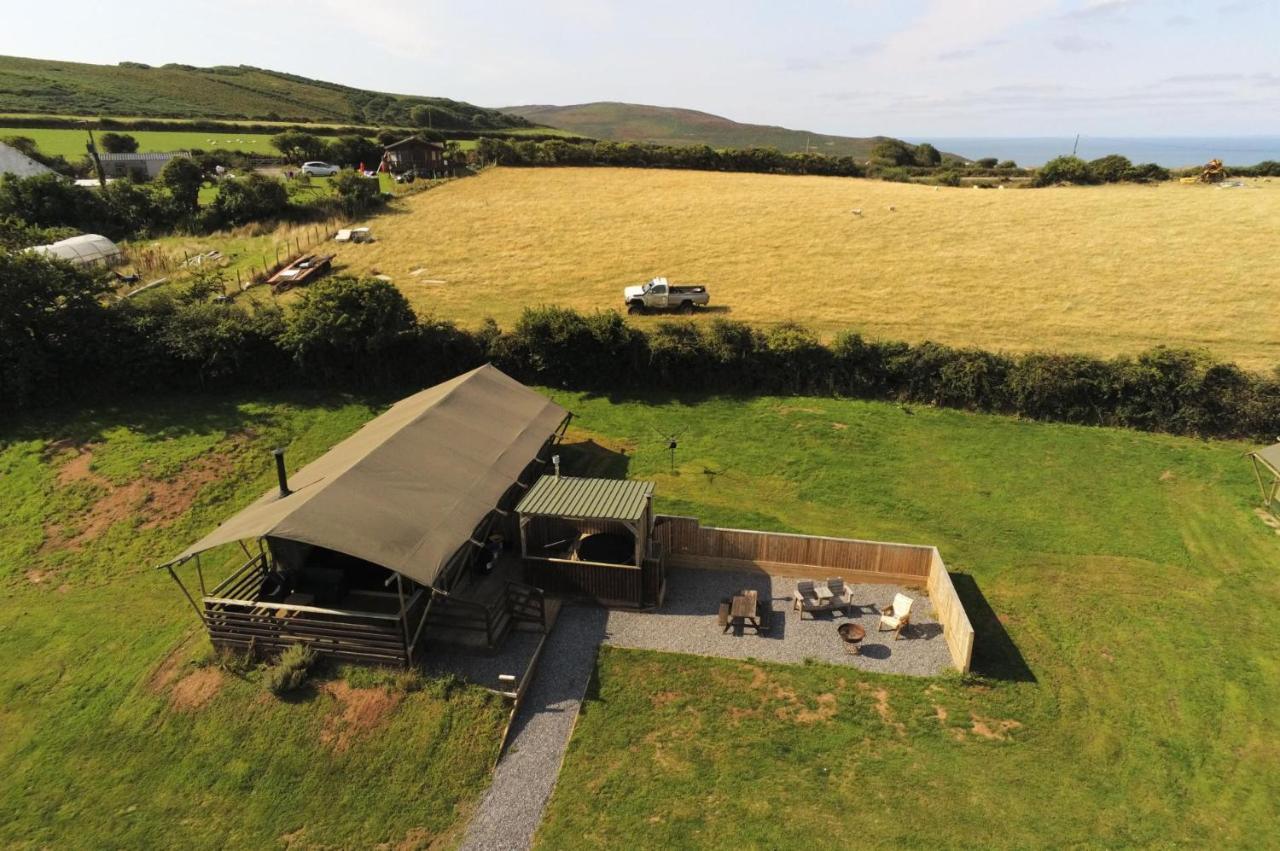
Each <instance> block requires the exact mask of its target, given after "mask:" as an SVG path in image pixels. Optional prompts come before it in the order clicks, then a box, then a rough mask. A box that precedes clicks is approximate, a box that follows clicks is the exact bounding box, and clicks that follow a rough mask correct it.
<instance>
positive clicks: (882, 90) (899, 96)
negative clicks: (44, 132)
mask: <svg viewBox="0 0 1280 851" xmlns="http://www.w3.org/2000/svg"><path fill="white" fill-rule="evenodd" d="M15 1H16V0H6V2H15ZM125 7H126V8H127V9H128V12H129V13H128V14H110V15H107V14H102V13H101V9H102V6H101V3H100V2H99V0H61V2H59V4H58V15H57V19H58V20H57V25H56V26H42V27H35V28H33V27H4V28H3V29H2V30H0V54H8V55H17V56H34V57H39V58H47V59H64V60H72V61H82V62H99V63H115V62H120V61H125V60H128V61H136V62H146V63H148V64H155V65H158V64H163V63H166V62H182V63H187V64H192V65H239V64H244V65H255V66H258V67H263V68H271V69H273V70H280V71H288V72H291V73H295V74H302V75H305V76H308V77H316V78H320V79H324V80H330V81H333V82H339V83H344V84H347V85H352V86H358V87H362V88H370V89H378V90H382V91H392V92H398V93H404V94H422V95H438V96H444V97H452V98H455V99H458V100H465V101H470V102H472V103H476V104H480V105H482V106H491V107H496V106H507V105H514V104H530V103H541V104H571V103H586V102H590V101H601V100H609V101H626V102H631V103H646V104H657V105H660V106H679V107H686V108H691V109H700V110H705V111H707V112H713V113H716V114H718V115H724V116H727V117H729V118H733V119H735V120H738V121H746V122H752V123H762V124H778V125H782V126H786V127H792V128H798V129H806V130H813V131H817V132H825V133H835V134H841V135H850V136H867V135H875V134H885V135H892V136H907V137H930V136H936V137H947V136H1067V135H1073V134H1076V133H1082V134H1085V135H1087V136H1194V135H1213V136H1239V135H1280V0H1209V1H1208V2H1193V0H1161V1H1158V0H883V2H882V0H844V2H836V1H835V0H806V2H804V3H793V4H792V3H783V2H776V0H775V2H754V0H738V1H737V2H729V1H728V0H683V2H677V0H646V2H634V1H633V2H614V0H547V2H536V0H531V1H530V2H519V3H517V2H507V1H506V0H489V2H484V3H472V2H458V0H449V2H439V0H360V2H356V3H351V2H340V0H307V2H295V0H271V2H262V0H216V2H215V0H194V1H192V0H164V2H160V0H127V2H126V3H125Z"/></svg>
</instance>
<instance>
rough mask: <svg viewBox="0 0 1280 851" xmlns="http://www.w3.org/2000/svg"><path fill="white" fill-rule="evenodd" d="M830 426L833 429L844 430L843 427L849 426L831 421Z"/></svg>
mask: <svg viewBox="0 0 1280 851" xmlns="http://www.w3.org/2000/svg"><path fill="white" fill-rule="evenodd" d="M831 427H832V428H833V429H835V430H836V431H844V430H845V429H847V428H848V427H849V426H847V425H845V424H844V423H832V424H831Z"/></svg>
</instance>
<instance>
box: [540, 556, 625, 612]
mask: <svg viewBox="0 0 1280 851" xmlns="http://www.w3.org/2000/svg"><path fill="white" fill-rule="evenodd" d="M524 571H525V578H526V579H528V580H529V581H530V582H531V583H533V584H535V585H537V586H538V587H539V588H542V589H543V590H545V591H547V592H549V593H551V594H564V595H567V596H572V597H589V598H591V599H594V600H597V601H599V602H600V603H602V604H604V605H618V606H637V605H640V600H641V599H642V598H641V594H642V593H643V590H644V588H643V583H644V574H645V570H644V568H643V567H637V566H635V565H633V564H603V563H600V562H594V561H591V562H582V561H573V560H571V559H559V558H530V559H527V560H526V561H525V567H524Z"/></svg>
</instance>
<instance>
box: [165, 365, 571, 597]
mask: <svg viewBox="0 0 1280 851" xmlns="http://www.w3.org/2000/svg"><path fill="white" fill-rule="evenodd" d="M566 416H568V412H567V411H565V409H564V408H562V407H560V406H559V405H557V404H556V403H555V402H552V401H551V400H550V399H548V398H547V397H546V396H543V395H542V394H541V393H538V392H536V391H534V390H530V389H529V388H528V387H525V386H524V385H523V384H521V383H520V382H518V381H516V380H515V379H514V378H511V377H510V376H508V375H506V374H505V373H503V372H502V371H500V370H498V369H497V368H495V367H493V366H487V365H486V366H482V367H480V368H479V369H474V370H472V371H471V372H468V373H465V374H463V375H460V376H458V377H457V378H454V379H452V380H450V381H446V382H445V383H443V384H437V385H436V386H435V387H429V388H427V389H426V390H423V391H422V392H420V393H416V394H414V395H413V396H409V397H408V398H406V399H401V400H400V401H399V402H397V403H396V404H394V405H392V406H391V408H390V409H389V410H387V411H386V412H385V413H384V414H382V415H381V416H378V417H375V418H374V419H372V420H370V421H369V422H368V423H366V424H365V426H364V427H363V428H362V429H360V430H359V431H357V432H356V433H355V434H353V435H351V437H348V438H347V439H346V440H344V441H342V442H341V443H339V444H338V445H337V446H335V447H333V448H332V449H330V450H329V451H328V452H326V453H325V454H324V455H322V456H320V457H319V458H317V459H316V460H315V461H312V462H311V463H310V464H308V465H307V466H305V467H303V468H302V469H301V470H299V471H298V472H296V473H294V474H293V475H292V476H290V477H289V487H290V489H291V490H292V491H293V492H292V493H290V494H289V495H288V496H280V492H279V490H278V489H273V490H272V491H271V492H269V493H267V494H266V495H265V496H263V497H262V498H261V499H259V500H258V501H257V502H255V503H254V504H252V505H250V506H249V507H248V508H246V509H244V510H243V511H241V512H240V513H239V514H237V515H235V516H234V517H232V518H231V519H230V520H228V521H227V522H225V523H223V524H222V525H221V526H219V527H218V528H217V529H215V530H213V531H212V532H210V533H209V534H208V535H206V536H205V537H204V538H203V539H202V540H200V541H199V542H197V543H195V544H192V545H191V546H190V547H188V548H187V549H186V550H185V551H184V552H183V553H182V555H180V556H179V558H180V559H181V558H186V557H188V556H192V555H195V554H196V553H198V552H202V551H204V550H207V549H210V548H212V547H216V546H219V545H220V544H229V543H232V542H235V541H242V540H246V539H249V538H258V537H263V536H268V537H273V538H283V539H286V540H290V541H300V542H302V543H306V544H313V545H315V546H318V547H324V548H325V549H330V550H335V551H337V552H340V553H346V554H347V555H352V556H355V557H356V558H360V559H364V560H365V561H369V562H373V563H374V564H380V565H382V566H383V567H386V568H388V569H390V570H394V571H396V572H397V573H401V574H403V575H405V576H407V577H409V578H410V579H414V580H416V581H418V582H420V583H421V584H423V585H430V584H431V583H432V582H433V581H434V580H435V578H436V576H437V575H439V573H440V571H441V570H442V569H443V568H444V566H445V565H446V564H447V563H448V561H449V559H450V557H451V556H452V555H453V554H454V553H455V552H457V550H458V548H459V547H461V546H463V545H464V544H465V543H466V542H467V540H468V539H469V538H470V537H471V535H472V533H473V532H474V531H475V529H476V527H477V526H479V525H480V523H481V522H482V521H483V520H484V519H485V518H486V517H487V516H488V515H489V513H490V512H491V511H492V510H493V509H494V508H495V507H496V506H497V504H498V501H499V500H500V499H501V498H502V496H503V494H505V493H506V492H507V491H508V490H509V489H510V488H511V486H512V485H513V484H515V482H516V480H517V479H518V478H519V477H520V474H521V473H522V472H523V471H524V469H525V467H527V466H528V465H529V463H530V462H532V461H533V460H534V458H535V457H536V455H537V453H538V451H539V450H540V449H541V448H542V446H543V444H545V443H546V441H547V440H548V438H550V437H551V436H552V435H553V434H555V433H556V431H557V430H558V429H559V428H560V425H561V423H562V422H564V419H565V417H566Z"/></svg>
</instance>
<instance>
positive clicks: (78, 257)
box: [27, 233, 120, 266]
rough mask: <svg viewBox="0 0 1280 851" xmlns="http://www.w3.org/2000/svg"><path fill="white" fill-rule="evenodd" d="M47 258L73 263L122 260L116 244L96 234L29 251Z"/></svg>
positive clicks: (81, 235)
mask: <svg viewBox="0 0 1280 851" xmlns="http://www.w3.org/2000/svg"><path fill="white" fill-rule="evenodd" d="M27 250H28V251H33V252H35V253H36V254H43V255H45V256H46V257H57V258H58V259H60V260H67V261H69V262H71V263H80V264H82V265H86V266H87V265H89V264H90V263H108V264H109V263H114V262H115V261H116V260H118V259H120V249H119V247H117V246H116V244H115V243H114V242H112V241H111V240H109V239H107V238H106V237H105V236H101V235H99V234H96V233H82V234H80V235H79V236H72V237H68V238H67V239H62V240H59V241H57V242H54V243H50V244H49V245H37V246H34V247H32V248H29V249H27Z"/></svg>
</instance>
